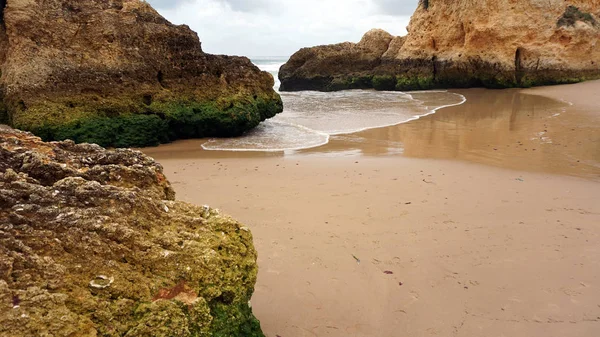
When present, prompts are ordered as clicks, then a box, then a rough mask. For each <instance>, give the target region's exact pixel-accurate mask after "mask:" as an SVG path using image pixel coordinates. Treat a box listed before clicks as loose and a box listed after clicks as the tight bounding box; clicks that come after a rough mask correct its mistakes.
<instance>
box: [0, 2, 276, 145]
mask: <svg viewBox="0 0 600 337" xmlns="http://www.w3.org/2000/svg"><path fill="white" fill-rule="evenodd" d="M0 6H2V7H0V8H1V9H2V12H1V15H0V18H1V19H2V20H1V25H0V26H1V27H0V66H1V71H2V72H1V77H0V98H1V101H2V104H1V105H0V123H2V122H8V123H9V124H11V125H12V126H14V127H16V128H20V129H25V130H30V131H32V132H34V133H35V134H37V135H39V136H41V137H43V138H44V139H46V140H62V139H67V138H68V139H72V140H74V141H76V142H90V143H98V144H101V145H103V146H117V147H129V146H146V145H156V144H159V143H163V142H168V141H171V140H175V139H180V138H195V137H207V136H236V135H240V134H242V133H243V132H245V131H247V130H249V129H251V128H253V127H255V126H257V125H258V124H259V123H260V122H261V121H263V120H265V119H266V118H270V117H273V116H274V115H275V114H277V113H279V112H281V111H282V103H281V99H280V97H279V95H278V94H277V93H275V91H274V90H273V88H272V87H273V84H274V82H273V78H272V76H271V75H270V74H268V73H266V72H261V71H260V70H259V69H258V68H257V67H256V66H254V65H253V64H252V63H251V62H250V61H249V60H248V59H247V58H244V57H228V56H215V55H209V54H206V53H204V52H203V51H202V48H201V44H200V41H199V39H198V36H197V35H196V33H194V32H193V31H191V30H190V29H189V28H188V27H187V26H176V25H173V24H171V23H169V22H168V21H167V20H165V19H164V18H163V17H162V16H160V15H159V14H158V13H157V12H156V11H155V10H154V9H152V7H150V5H149V4H147V3H146V2H145V1H143V0H3V1H0Z"/></svg>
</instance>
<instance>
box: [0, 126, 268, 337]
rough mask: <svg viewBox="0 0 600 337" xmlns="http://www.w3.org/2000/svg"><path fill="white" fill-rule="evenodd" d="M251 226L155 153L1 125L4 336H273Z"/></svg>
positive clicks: (0, 312)
mask: <svg viewBox="0 0 600 337" xmlns="http://www.w3.org/2000/svg"><path fill="white" fill-rule="evenodd" d="M256 275H257V265H256V251H255V250H254V247H253V244H252V236H251V234H250V232H249V230H248V228H246V227H243V226H242V225H241V224H240V223H238V222H237V221H235V220H233V219H231V218H229V217H227V216H224V215H220V214H219V213H218V211H216V210H214V209H210V208H209V207H207V206H204V207H197V206H194V205H190V204H187V203H184V202H179V201H175V200H174V192H173V189H172V188H171V185H170V184H169V182H168V181H167V180H166V178H165V176H164V175H163V173H162V168H161V166H160V165H159V164H157V163H155V162H154V160H152V159H151V158H148V157H146V156H144V155H143V154H141V153H140V152H137V151H132V150H116V151H107V150H104V149H103V148H101V147H99V146H97V145H88V144H81V145H76V144H75V143H73V142H72V141H65V142H54V143H44V142H42V141H41V140H40V139H39V138H37V137H34V136H33V135H31V134H29V133H24V132H20V131H12V130H0V336H11V337H21V336H22V337H31V336H56V337H59V336H65V337H66V336H90V337H91V336H128V337H131V336H165V337H167V336H169V337H170V336H263V334H262V332H261V330H260V324H259V322H258V321H257V320H256V318H255V317H254V316H253V315H252V311H251V309H250V307H249V302H248V301H249V300H250V297H251V295H252V292H253V289H254V284H255V282H256Z"/></svg>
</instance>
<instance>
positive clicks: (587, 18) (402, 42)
mask: <svg viewBox="0 0 600 337" xmlns="http://www.w3.org/2000/svg"><path fill="white" fill-rule="evenodd" d="M599 20H600V1H597V0H593V1H590V0H569V1H562V0H548V1H534V0H524V1H503V0H483V1H475V2H473V1H467V0H421V1H420V2H419V5H418V8H417V10H416V12H415V13H414V15H413V16H412V18H411V22H410V25H409V27H408V28H407V29H408V35H407V36H405V37H393V36H391V35H390V34H387V33H386V32H384V31H381V30H373V31H370V32H368V33H367V34H366V35H365V36H364V37H363V39H362V40H361V41H360V42H359V43H357V44H355V43H349V42H347V43H342V44H337V45H331V46H318V47H313V48H304V49H301V50H300V51H298V52H297V53H295V54H294V55H293V56H292V57H291V58H290V60H289V61H288V63H286V64H284V65H283V66H282V67H281V70H280V72H279V78H280V80H281V88H280V89H281V90H282V91H296V90H321V91H331V90H342V89H354V88H375V89H379V90H418V89H432V88H463V87H488V88H509V87H531V86H538V85H549V84H561V83H574V82H579V81H584V80H589V79H595V78H600V47H599V45H600V21H599Z"/></svg>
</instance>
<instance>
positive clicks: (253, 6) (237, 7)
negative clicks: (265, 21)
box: [220, 0, 278, 12]
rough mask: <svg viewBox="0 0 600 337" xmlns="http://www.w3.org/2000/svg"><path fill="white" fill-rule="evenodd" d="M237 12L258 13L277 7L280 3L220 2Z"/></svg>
mask: <svg viewBox="0 0 600 337" xmlns="http://www.w3.org/2000/svg"><path fill="white" fill-rule="evenodd" d="M220 1H221V2H223V3H225V4H227V5H228V6H229V7H230V8H231V9H232V10H234V11H237V12H256V11H260V10H265V9H271V8H273V7H276V6H277V5H278V3H275V2H272V1H268V0H220Z"/></svg>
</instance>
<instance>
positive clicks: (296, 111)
mask: <svg viewBox="0 0 600 337" xmlns="http://www.w3.org/2000/svg"><path fill="white" fill-rule="evenodd" d="M253 61H254V62H255V63H256V64H257V66H259V67H260V68H261V69H263V70H266V71H269V70H270V71H271V72H272V73H273V75H274V76H275V78H277V73H276V72H277V71H278V70H279V67H280V66H281V65H282V64H283V62H285V59H281V58H279V59H278V58H261V59H253ZM276 86H277V87H278V84H277V83H276ZM281 98H282V100H283V104H284V111H283V113H281V114H279V115H277V116H275V117H274V118H272V119H270V120H267V121H265V122H263V123H261V124H260V125H259V126H258V127H257V128H255V129H253V130H251V131H250V132H248V133H246V134H245V135H244V136H242V137H237V138H223V139H211V140H209V141H207V142H206V143H204V144H202V148H204V149H205V150H214V151H269V152H278V151H286V150H301V149H308V148H314V147H319V146H322V145H325V144H327V143H328V142H329V139H330V136H333V135H344V134H351V133H356V132H360V131H364V130H368V129H374V128H381V127H388V126H393V125H398V124H401V123H406V122H410V121H412V120H415V119H419V118H422V117H424V116H427V115H430V114H433V113H435V112H436V111H437V110H439V109H441V108H444V107H450V106H455V105H460V104H463V103H464V102H465V101H466V98H465V97H464V96H462V95H459V94H455V93H449V92H447V91H442V90H432V91H414V92H410V93H404V92H396V91H373V90H345V91H338V92H327V93H324V92H317V91H303V92H290V93H288V92H284V93H281Z"/></svg>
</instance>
